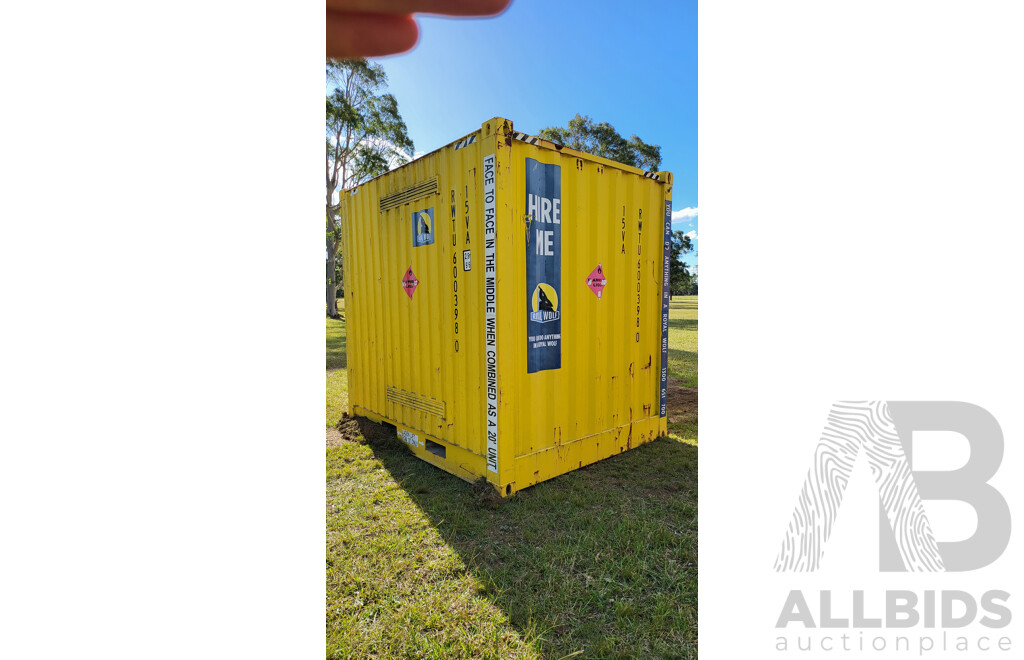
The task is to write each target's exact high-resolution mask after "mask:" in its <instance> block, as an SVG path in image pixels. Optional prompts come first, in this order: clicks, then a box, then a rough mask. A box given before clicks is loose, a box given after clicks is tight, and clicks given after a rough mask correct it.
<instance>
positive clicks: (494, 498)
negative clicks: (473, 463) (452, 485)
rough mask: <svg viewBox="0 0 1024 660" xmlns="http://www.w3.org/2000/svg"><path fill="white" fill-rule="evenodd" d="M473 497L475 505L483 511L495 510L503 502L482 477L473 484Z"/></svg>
mask: <svg viewBox="0 0 1024 660" xmlns="http://www.w3.org/2000/svg"><path fill="white" fill-rule="evenodd" d="M473 495H474V496H475V497H476V503H477V504H479V505H480V506H481V507H483V508H485V509H497V508H498V507H499V506H501V505H502V503H503V502H504V501H505V500H503V499H501V495H498V491H496V490H494V486H492V485H491V484H490V482H488V481H487V479H485V478H484V477H480V478H479V479H477V480H476V481H474V482H473Z"/></svg>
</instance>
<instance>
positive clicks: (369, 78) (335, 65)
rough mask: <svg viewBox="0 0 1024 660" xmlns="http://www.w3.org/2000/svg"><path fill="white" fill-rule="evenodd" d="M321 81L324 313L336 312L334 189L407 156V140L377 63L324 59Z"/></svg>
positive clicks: (372, 174) (338, 240)
mask: <svg viewBox="0 0 1024 660" xmlns="http://www.w3.org/2000/svg"><path fill="white" fill-rule="evenodd" d="M327 83H328V86H329V88H330V89H331V91H330V92H329V93H328V94H327V158H326V163H327V191H326V193H327V314H328V316H332V317H336V316H337V315H338V303H337V299H336V296H337V294H338V289H339V288H340V287H341V286H342V284H343V282H341V278H340V273H341V264H340V260H339V254H338V248H339V247H340V244H341V221H342V218H341V213H342V205H341V203H340V196H339V194H340V192H341V191H344V190H347V189H348V188H352V187H353V186H357V185H359V184H360V183H362V182H364V181H367V180H368V179H372V178H373V177H375V176H379V175H381V174H383V173H385V172H387V171H388V169H389V168H390V167H391V165H392V164H394V163H397V162H406V161H408V160H409V159H410V158H411V157H412V153H413V143H412V140H411V139H409V132H408V129H407V128H406V126H405V121H404V120H403V119H402V115H401V114H400V113H399V112H398V102H397V101H396V100H395V97H394V96H392V95H391V94H388V93H386V90H387V83H388V78H387V75H386V74H385V73H384V68H383V67H382V66H381V65H380V64H376V63H370V62H367V61H366V60H364V59H355V60H327ZM336 197H338V199H337V200H336V199H335V198H336Z"/></svg>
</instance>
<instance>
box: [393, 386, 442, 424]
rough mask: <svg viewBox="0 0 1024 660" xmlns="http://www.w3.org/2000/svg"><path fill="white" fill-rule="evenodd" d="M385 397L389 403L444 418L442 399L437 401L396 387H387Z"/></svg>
mask: <svg viewBox="0 0 1024 660" xmlns="http://www.w3.org/2000/svg"><path fill="white" fill-rule="evenodd" d="M386 398H387V400H388V401H390V402H391V403H397V404H398V405H400V406H406V407H407V408H414V409H416V410H421V411H423V412H425V413H429V414H431V415H437V416H438V417H440V418H441V419H444V401H437V400H436V399H431V398H430V397H426V396H422V395H420V394H415V393H413V392H406V391H405V390H400V389H398V388H397V387H389V388H388V393H387V397H386Z"/></svg>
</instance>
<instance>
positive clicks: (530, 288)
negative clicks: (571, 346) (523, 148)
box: [526, 158, 562, 374]
mask: <svg viewBox="0 0 1024 660" xmlns="http://www.w3.org/2000/svg"><path fill="white" fill-rule="evenodd" d="M526 213H527V216H528V217H527V219H526V220H527V222H526V227H527V230H526V231H527V234H526V371H527V373H531V374H532V373H535V372H538V371H546V370H548V369H560V368H561V367H562V305H561V300H560V297H561V291H562V168H561V166H559V165H546V164H544V163H540V162H538V161H535V160H534V159H532V158H527V159H526Z"/></svg>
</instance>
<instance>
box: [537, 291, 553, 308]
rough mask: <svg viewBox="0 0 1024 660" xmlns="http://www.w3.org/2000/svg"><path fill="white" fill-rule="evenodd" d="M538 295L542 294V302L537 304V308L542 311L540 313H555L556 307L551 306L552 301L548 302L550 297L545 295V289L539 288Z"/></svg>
mask: <svg viewBox="0 0 1024 660" xmlns="http://www.w3.org/2000/svg"><path fill="white" fill-rule="evenodd" d="M537 293H539V294H540V301H539V302H538V303H537V307H538V308H539V309H540V311H542V312H553V311H555V306H554V305H552V304H551V301H550V300H548V295H547V294H546V293H544V289H542V288H540V287H537Z"/></svg>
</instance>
